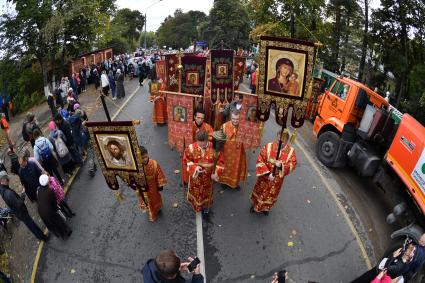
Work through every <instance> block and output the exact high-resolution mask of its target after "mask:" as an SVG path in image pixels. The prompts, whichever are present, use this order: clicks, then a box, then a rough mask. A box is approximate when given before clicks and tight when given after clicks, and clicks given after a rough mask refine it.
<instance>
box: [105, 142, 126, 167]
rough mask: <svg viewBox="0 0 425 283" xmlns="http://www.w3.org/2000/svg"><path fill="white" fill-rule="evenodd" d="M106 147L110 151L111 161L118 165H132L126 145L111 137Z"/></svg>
mask: <svg viewBox="0 0 425 283" xmlns="http://www.w3.org/2000/svg"><path fill="white" fill-rule="evenodd" d="M106 148H107V149H108V152H109V156H108V158H107V160H108V162H109V163H111V164H112V165H114V166H117V167H125V166H130V165H131V164H130V163H129V160H128V158H127V153H126V151H125V149H124V147H123V146H122V144H121V143H119V142H118V141H117V140H115V139H110V140H109V141H108V142H107V143H106Z"/></svg>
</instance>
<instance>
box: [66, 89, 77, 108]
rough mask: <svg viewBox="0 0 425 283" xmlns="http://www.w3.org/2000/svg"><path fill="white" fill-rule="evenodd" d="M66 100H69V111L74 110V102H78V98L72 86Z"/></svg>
mask: <svg viewBox="0 0 425 283" xmlns="http://www.w3.org/2000/svg"><path fill="white" fill-rule="evenodd" d="M66 101H67V102H68V109H67V110H68V112H73V111H74V104H75V103H77V99H76V98H75V95H74V91H73V90H72V88H69V90H68V96H67V97H66Z"/></svg>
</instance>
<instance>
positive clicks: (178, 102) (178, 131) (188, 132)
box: [167, 93, 193, 153]
mask: <svg viewBox="0 0 425 283" xmlns="http://www.w3.org/2000/svg"><path fill="white" fill-rule="evenodd" d="M167 114H168V144H169V145H170V146H171V147H172V148H176V149H177V151H178V152H180V153H182V152H183V151H184V148H185V147H186V146H188V145H189V144H191V143H192V142H193V141H192V138H193V137H192V124H193V98H192V97H190V96H184V95H178V94H172V93H167Z"/></svg>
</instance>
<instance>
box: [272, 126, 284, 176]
mask: <svg viewBox="0 0 425 283" xmlns="http://www.w3.org/2000/svg"><path fill="white" fill-rule="evenodd" d="M286 132H287V130H286V128H285V124H282V129H281V130H280V137H279V145H278V147H277V155H276V159H275V160H276V161H277V160H279V156H280V151H281V150H282V143H283V142H282V140H283V135H284V134H285V133H286ZM276 170H277V167H276V166H274V168H273V176H274V175H276Z"/></svg>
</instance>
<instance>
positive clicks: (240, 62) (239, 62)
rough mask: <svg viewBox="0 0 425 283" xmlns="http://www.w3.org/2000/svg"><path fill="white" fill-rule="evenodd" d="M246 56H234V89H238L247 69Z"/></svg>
mask: <svg viewBox="0 0 425 283" xmlns="http://www.w3.org/2000/svg"><path fill="white" fill-rule="evenodd" d="M245 62H246V58H245V57H234V58H233V89H234V90H238V89H239V84H240V83H241V80H242V79H243V74H244V70H245Z"/></svg>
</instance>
